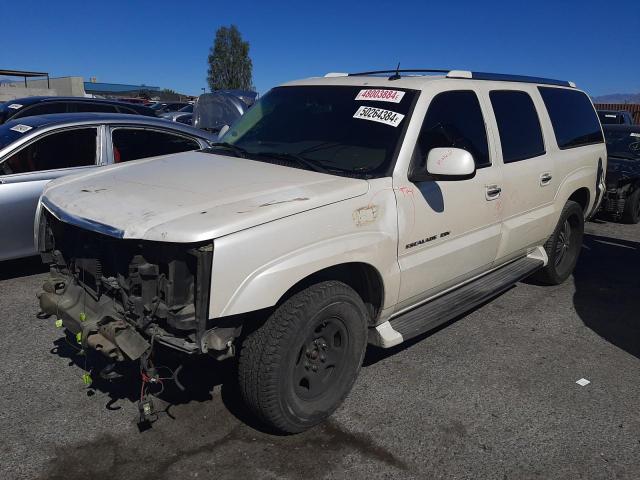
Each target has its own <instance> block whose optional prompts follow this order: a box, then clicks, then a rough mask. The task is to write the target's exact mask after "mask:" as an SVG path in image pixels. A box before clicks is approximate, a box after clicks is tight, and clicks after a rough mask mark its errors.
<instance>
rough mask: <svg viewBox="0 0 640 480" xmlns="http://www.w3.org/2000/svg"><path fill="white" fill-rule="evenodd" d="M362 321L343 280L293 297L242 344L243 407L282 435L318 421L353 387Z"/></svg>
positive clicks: (362, 311) (363, 340)
mask: <svg viewBox="0 0 640 480" xmlns="http://www.w3.org/2000/svg"><path fill="white" fill-rule="evenodd" d="M367 320H368V315H367V309H366V307H365V305H364V303H363V302H362V299H361V298H360V296H359V295H358V294H357V293H356V292H355V291H354V290H353V289H352V288H350V287H349V286H348V285H346V284H344V283H342V282H337V281H327V282H322V283H318V284H316V285H313V286H311V287H309V288H307V289H305V290H303V291H301V292H299V293H297V294H296V295H294V296H292V297H291V298H290V299H288V300H287V301H286V302H284V303H283V304H282V305H281V306H280V307H278V308H277V310H276V311H275V312H274V313H273V314H272V315H271V316H270V317H269V319H268V320H267V321H266V322H265V324H264V325H262V326H261V327H260V328H259V329H257V330H256V331H255V332H253V333H251V334H250V335H249V336H248V337H247V338H246V339H245V340H244V342H243V345H242V351H241V354H240V361H239V365H238V380H239V386H240V393H241V394H242V397H243V399H244V401H245V403H246V404H247V406H248V407H249V408H250V409H251V410H252V411H253V412H254V413H255V414H256V415H257V416H258V417H259V418H260V419H261V420H262V421H264V422H265V423H266V424H267V425H269V426H271V427H273V428H275V429H276V430H278V431H281V432H283V433H297V432H301V431H303V430H306V429H308V428H310V427H312V426H314V425H316V424H318V423H320V422H322V421H323V420H324V419H325V418H327V417H328V416H329V415H331V413H333V411H334V410H335V409H336V408H338V406H339V405H340V404H341V403H342V401H343V400H344V399H345V397H346V396H347V394H348V393H349V391H350V390H351V387H352V386H353V383H354V382H355V379H356V376H357V374H358V371H359V369H360V365H361V364H362V358H363V356H364V352H365V348H366V344H367V324H368V321H367Z"/></svg>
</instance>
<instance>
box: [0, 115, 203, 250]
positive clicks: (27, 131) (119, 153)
mask: <svg viewBox="0 0 640 480" xmlns="http://www.w3.org/2000/svg"><path fill="white" fill-rule="evenodd" d="M214 141H216V137H215V136H214V135H212V134H209V133H207V132H206V131H203V130H198V129H195V128H192V127H189V126H186V125H182V124H180V123H174V122H171V123H169V122H167V121H166V120H162V119H160V118H153V117H143V116H139V115H122V114H104V113H72V114H57V115H42V116H35V117H27V118H21V119H18V120H13V121H9V122H7V123H5V124H4V125H0V211H1V212H2V214H1V215H0V261H1V260H8V259H11V258H18V257H26V256H29V255H35V254H36V251H35V247H34V245H33V218H34V215H35V211H36V205H37V203H38V198H39V197H40V193H41V192H42V188H43V187H44V185H45V184H46V183H47V182H48V181H49V180H52V179H54V178H58V177H61V176H64V175H70V174H75V173H83V172H84V173H88V172H90V171H91V169H93V168H95V167H98V166H104V165H111V164H114V163H120V162H126V161H129V160H136V159H140V158H146V157H154V156H157V155H166V154H170V153H178V152H184V151H188V150H199V149H201V148H205V147H207V146H209V143H210V142H214Z"/></svg>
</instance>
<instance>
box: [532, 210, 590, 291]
mask: <svg viewBox="0 0 640 480" xmlns="http://www.w3.org/2000/svg"><path fill="white" fill-rule="evenodd" d="M583 235H584V212H583V211H582V208H581V207H580V205H579V204H577V203H576V202H574V201H571V200H569V201H568V202H567V203H566V204H565V206H564V208H563V209H562V213H561V214H560V220H558V225H556V228H555V230H554V231H553V234H552V235H551V237H549V240H547V242H546V243H545V244H544V249H545V250H546V251H547V256H548V257H549V263H548V264H547V266H546V267H544V268H543V269H542V270H540V271H539V272H538V273H537V274H536V278H537V279H538V280H539V281H541V282H543V283H546V284H548V285H559V284H561V283H562V282H564V281H565V280H566V279H567V278H569V275H571V272H573V269H574V268H575V266H576V263H577V262H578V256H579V255H580V249H581V248H582V237H583Z"/></svg>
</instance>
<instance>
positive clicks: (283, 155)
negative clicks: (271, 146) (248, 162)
mask: <svg viewBox="0 0 640 480" xmlns="http://www.w3.org/2000/svg"><path fill="white" fill-rule="evenodd" d="M253 155H255V156H257V157H267V158H275V159H280V160H289V161H294V162H295V163H297V164H298V165H301V166H303V167H306V168H307V169H309V170H313V171H314V172H320V173H329V171H328V170H327V169H326V168H324V167H323V166H322V165H320V164H318V163H316V162H314V161H313V160H310V159H308V158H304V157H303V156H301V155H297V154H295V153H289V152H257V153H254V154H253Z"/></svg>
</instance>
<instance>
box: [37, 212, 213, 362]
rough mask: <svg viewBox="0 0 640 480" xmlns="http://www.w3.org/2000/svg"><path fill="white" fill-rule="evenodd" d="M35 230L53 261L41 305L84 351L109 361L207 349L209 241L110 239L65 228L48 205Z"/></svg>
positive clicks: (46, 255)
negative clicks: (164, 350)
mask: <svg viewBox="0 0 640 480" xmlns="http://www.w3.org/2000/svg"><path fill="white" fill-rule="evenodd" d="M37 228H38V248H39V250H40V252H41V255H42V258H43V260H44V261H45V262H47V263H49V264H50V276H49V278H48V279H47V280H46V281H45V283H44V285H43V291H42V292H40V293H39V295H38V298H39V301H40V308H41V310H42V312H43V313H44V314H46V315H51V316H55V318H56V319H57V321H58V322H59V323H60V321H61V323H62V325H63V326H64V328H65V329H67V330H68V331H69V332H71V333H72V334H73V335H74V336H75V337H76V338H77V340H78V341H79V342H80V343H81V344H82V347H83V348H92V349H95V350H97V351H99V352H101V353H102V354H104V355H105V356H106V357H108V358H109V359H111V360H114V361H123V360H137V359H140V358H141V357H142V356H143V355H144V354H145V352H147V351H149V350H150V349H151V348H152V345H153V344H154V343H157V344H163V345H166V346H168V347H171V348H173V349H175V350H179V351H181V352H184V353H188V354H192V353H203V352H206V351H207V350H208V347H207V338H208V334H207V330H208V329H209V330H211V326H210V325H208V303H209V293H210V288H211V285H210V279H211V263H212V257H213V242H212V241H209V242H200V243H196V244H180V243H164V242H151V241H142V240H132V239H122V238H114V237H112V236H109V235H104V234H101V233H97V232H94V231H90V230H86V229H83V228H80V227H77V226H74V225H70V224H67V223H64V222H62V221H60V220H59V219H58V218H56V217H55V216H54V215H53V214H52V213H51V212H50V211H48V210H47V209H46V208H42V209H41V211H40V221H39V225H38V226H37ZM213 330H215V328H213ZM209 333H210V332H209ZM209 336H210V335H209Z"/></svg>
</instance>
